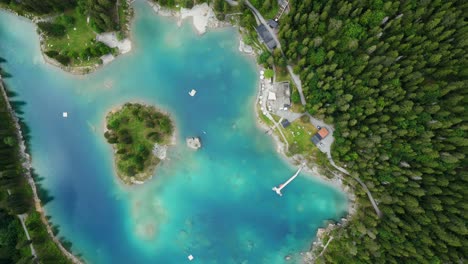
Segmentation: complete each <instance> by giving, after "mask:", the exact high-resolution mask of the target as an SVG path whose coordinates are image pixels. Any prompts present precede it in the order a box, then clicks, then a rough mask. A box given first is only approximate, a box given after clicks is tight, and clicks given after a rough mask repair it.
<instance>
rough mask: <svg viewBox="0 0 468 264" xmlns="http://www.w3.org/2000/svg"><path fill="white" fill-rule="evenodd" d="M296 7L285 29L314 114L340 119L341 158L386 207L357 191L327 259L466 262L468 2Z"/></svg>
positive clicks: (307, 3)
mask: <svg viewBox="0 0 468 264" xmlns="http://www.w3.org/2000/svg"><path fill="white" fill-rule="evenodd" d="M290 4H291V12H290V13H289V15H288V16H287V17H286V18H285V19H284V20H283V21H282V26H281V30H280V34H279V36H280V39H281V41H282V45H283V47H285V53H286V56H287V59H288V60H289V62H290V63H293V64H294V65H296V66H295V71H296V72H297V73H299V74H300V76H301V80H302V83H303V85H304V87H303V89H304V94H305V96H306V98H307V106H306V110H307V111H308V112H309V113H311V114H312V115H315V116H317V117H320V118H324V119H325V120H326V121H328V122H329V123H332V124H334V126H335V128H336V131H335V137H336V141H335V143H334V145H333V152H332V153H333V155H334V158H335V160H338V161H341V162H342V165H346V166H347V168H348V170H349V171H351V172H352V173H355V174H357V175H359V177H360V178H361V179H362V180H364V181H365V182H366V183H367V185H368V186H369V188H370V189H371V191H372V193H373V195H374V197H375V198H376V199H377V200H378V202H379V207H380V209H381V210H382V212H383V213H384V216H383V218H381V219H378V218H377V216H375V214H374V213H373V210H372V207H371V205H370V203H369V201H368V200H367V199H366V197H365V195H364V193H358V194H360V199H359V205H360V209H359V212H358V213H357V215H356V216H355V217H354V219H353V221H352V222H351V223H350V224H349V226H348V227H347V228H344V229H337V230H335V231H334V232H333V233H332V235H333V236H334V238H335V239H334V240H333V241H332V242H331V243H330V245H329V246H328V248H327V251H326V252H325V253H324V257H323V258H321V261H324V262H329V263H349V260H351V259H352V260H353V263H386V262H388V263H461V262H463V261H464V260H466V258H467V255H468V240H467V235H468V229H467V226H466V224H467V220H468V214H467V207H468V201H467V199H466V198H467V192H468V185H467V181H468V175H467V170H466V169H467V168H466V165H467V164H468V163H467V158H466V153H467V146H468V139H467V122H466V121H467V112H466V106H467V105H468V100H467V97H466V95H467V93H468V89H467V84H468V81H467V76H468V63H467V45H468V26H467V14H468V2H466V1H437V0H435V1H432V0H431V1H405V0H403V1H382V0H366V1H343V0H335V1H332V0H327V1H315V0H314V1H312V0H304V1H298V0H296V1H291V2H290ZM278 58H279V56H277V59H278ZM356 189H357V190H359V189H358V188H356ZM358 192H359V191H358Z"/></svg>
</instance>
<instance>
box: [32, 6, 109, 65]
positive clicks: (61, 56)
mask: <svg viewBox="0 0 468 264" xmlns="http://www.w3.org/2000/svg"><path fill="white" fill-rule="evenodd" d="M50 24H52V25H54V26H56V27H61V28H62V29H63V32H64V33H63V34H60V32H58V33H56V34H51V32H45V35H46V37H45V38H44V39H45V40H44V41H45V42H44V44H45V50H46V52H45V53H46V54H47V55H48V56H49V57H52V58H55V59H56V60H57V61H59V62H60V63H61V64H63V65H71V66H94V65H96V64H100V63H101V59H100V57H101V56H102V55H104V54H108V53H114V54H115V53H116V49H111V48H109V47H107V46H106V45H105V44H103V43H100V42H96V40H95V39H96V33H95V32H94V30H93V29H92V28H91V26H90V25H89V24H88V23H87V21H86V16H84V15H82V14H80V13H79V12H78V11H77V10H76V9H75V10H69V11H66V12H65V13H64V14H62V15H60V16H58V17H56V18H55V19H54V21H52V22H51V23H50ZM38 25H39V28H43V26H42V27H41V23H38Z"/></svg>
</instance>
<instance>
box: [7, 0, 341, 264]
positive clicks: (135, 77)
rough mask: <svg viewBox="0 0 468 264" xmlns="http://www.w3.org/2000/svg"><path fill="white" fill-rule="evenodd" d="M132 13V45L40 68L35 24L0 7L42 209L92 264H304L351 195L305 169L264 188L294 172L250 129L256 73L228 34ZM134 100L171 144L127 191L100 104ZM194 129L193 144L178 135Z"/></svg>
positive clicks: (143, 10)
mask: <svg viewBox="0 0 468 264" xmlns="http://www.w3.org/2000/svg"><path fill="white" fill-rule="evenodd" d="M135 9H136V20H135V23H134V24H133V32H134V40H133V51H132V52H131V53H130V54H127V55H124V56H121V57H119V58H118V59H117V60H116V61H114V62H113V63H111V64H110V65H108V66H106V67H104V68H102V69H100V70H99V71H97V72H96V73H93V74H90V75H87V76H72V75H70V74H67V73H65V72H62V71H61V70H59V69H56V68H54V67H53V66H50V65H47V64H45V63H44V62H43V60H42V57H41V55H40V51H39V40H38V37H37V35H36V33H35V29H34V27H33V25H32V24H30V23H29V22H27V21H25V20H23V19H19V18H17V17H14V16H12V15H10V14H7V13H4V12H0V56H1V57H5V58H6V59H7V60H8V63H7V64H5V65H4V67H5V68H6V70H7V71H8V72H10V73H11V74H12V75H13V78H10V79H8V80H7V81H6V83H7V84H8V85H9V87H10V88H11V89H12V90H14V91H16V92H17V93H18V94H19V96H18V99H21V100H24V101H25V102H27V104H26V106H25V107H24V112H25V114H24V117H25V120H26V121H27V123H28V124H29V126H30V127H31V129H32V140H31V145H32V150H31V151H32V157H33V166H34V168H35V169H36V171H37V173H38V174H39V175H40V176H42V177H44V181H43V185H44V186H45V187H46V188H47V190H48V191H49V192H50V194H51V195H52V196H53V197H54V200H53V201H52V202H50V203H49V204H47V206H46V211H47V213H48V214H49V215H51V216H52V221H53V222H54V224H57V225H59V226H60V236H63V237H65V238H67V239H68V240H70V241H72V243H73V250H74V252H77V253H81V254H83V257H84V259H85V260H86V261H88V262H91V263H186V262H188V260H187V255H189V254H193V255H194V256H195V260H194V261H193V262H194V263H223V264H224V263H273V264H274V263H283V262H284V260H283V258H284V256H285V255H287V254H293V256H294V258H295V260H296V261H299V260H300V256H299V252H301V251H305V250H307V249H308V248H309V247H310V243H311V241H312V240H313V238H314V236H315V234H316V231H317V228H319V227H320V226H321V225H323V223H324V221H325V220H327V219H338V218H339V217H341V216H342V215H344V213H345V210H346V207H347V201H346V197H345V196H344V194H342V193H340V192H339V191H337V190H335V189H333V188H331V187H329V186H327V185H324V184H323V183H320V182H319V181H317V180H315V179H313V177H307V176H306V175H303V174H302V175H301V177H298V178H297V179H296V180H295V181H294V182H293V183H292V184H291V185H289V186H288V187H287V189H286V190H285V192H284V193H285V195H284V196H283V197H281V198H280V197H278V196H277V195H276V194H275V193H274V192H273V191H272V190H271V187H272V186H274V185H278V184H279V183H281V182H282V181H284V180H286V179H287V178H288V177H289V176H290V175H292V174H293V173H294V168H291V167H289V166H288V164H286V163H285V162H284V161H283V160H282V159H281V158H280V157H279V156H278V155H277V154H276V152H275V150H274V146H273V142H272V141H271V139H270V138H269V137H268V136H266V135H265V134H264V132H263V131H261V130H260V129H258V128H257V127H256V125H255V118H254V116H253V104H254V101H253V100H254V94H255V89H256V82H257V79H258V77H257V73H256V68H255V65H254V63H253V61H252V60H251V59H249V58H246V57H244V56H242V55H240V54H239V53H238V51H237V43H238V42H237V37H238V36H237V34H236V32H235V30H234V29H227V30H217V31H214V32H210V33H208V34H205V35H204V36H202V37H200V36H197V35H196V34H195V33H194V31H193V30H192V28H191V25H190V24H189V23H185V24H184V25H183V26H182V27H181V28H178V27H177V26H176V24H175V23H174V22H173V21H170V20H169V19H163V18H159V17H157V16H155V15H154V13H153V12H152V10H151V9H150V8H149V7H148V6H147V5H146V3H144V2H137V3H136V6H135ZM192 88H195V89H197V91H198V93H197V95H196V96H195V97H190V96H188V91H190V90H191V89H192ZM129 100H131V101H143V102H146V103H150V104H155V105H158V106H159V107H160V108H162V109H164V110H167V111H169V112H170V113H171V114H172V116H173V118H174V120H175V121H176V126H177V141H178V144H177V146H176V147H174V148H173V149H172V150H171V151H170V153H169V156H170V160H168V161H165V162H164V163H163V164H162V165H161V166H160V167H159V168H158V169H157V171H156V173H155V177H154V178H153V179H152V180H151V181H150V182H148V183H146V184H145V185H142V186H133V187H125V186H122V185H121V184H120V183H119V182H118V181H117V180H116V177H115V176H114V174H113V165H112V151H111V148H110V146H109V145H108V144H107V143H106V142H105V139H104V137H103V136H102V134H103V120H104V116H105V114H106V112H107V111H108V110H109V109H110V108H112V107H114V106H116V105H119V104H121V103H124V102H126V101H129ZM64 111H67V112H68V115H69V117H68V118H66V119H64V118H62V112H64ZM203 131H204V132H206V134H205V133H203ZM193 135H198V136H201V138H202V141H203V144H204V147H203V148H202V149H201V150H200V151H198V152H193V151H190V150H189V149H188V148H187V147H186V146H185V143H184V138H185V137H187V136H193Z"/></svg>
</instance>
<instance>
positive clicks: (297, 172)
mask: <svg viewBox="0 0 468 264" xmlns="http://www.w3.org/2000/svg"><path fill="white" fill-rule="evenodd" d="M302 168H304V164H302V165H301V166H300V167H299V169H298V170H297V171H296V173H295V174H294V175H293V176H292V177H291V178H289V179H288V180H287V181H286V182H285V183H283V184H280V185H279V186H278V187H276V186H275V187H273V189H272V190H273V191H275V192H276V193H277V194H278V195H279V196H283V194H282V193H281V190H282V189H283V188H284V187H286V186H287V185H288V184H289V183H290V182H292V181H293V180H294V179H295V178H296V177H297V176H298V175H299V173H301V171H302Z"/></svg>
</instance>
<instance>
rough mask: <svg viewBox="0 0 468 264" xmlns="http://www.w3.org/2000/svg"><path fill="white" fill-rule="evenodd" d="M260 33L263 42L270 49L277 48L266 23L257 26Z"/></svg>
mask: <svg viewBox="0 0 468 264" xmlns="http://www.w3.org/2000/svg"><path fill="white" fill-rule="evenodd" d="M256 30H257V33H258V35H260V37H261V38H262V40H263V42H264V43H265V45H267V47H268V48H269V49H274V48H276V42H275V40H274V39H273V37H272V36H271V34H270V32H269V31H268V29H267V28H266V27H265V25H263V24H261V25H260V26H258V27H257V28H256Z"/></svg>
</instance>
